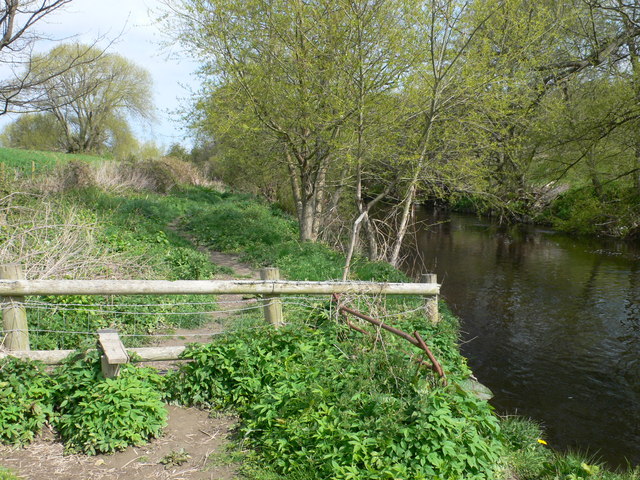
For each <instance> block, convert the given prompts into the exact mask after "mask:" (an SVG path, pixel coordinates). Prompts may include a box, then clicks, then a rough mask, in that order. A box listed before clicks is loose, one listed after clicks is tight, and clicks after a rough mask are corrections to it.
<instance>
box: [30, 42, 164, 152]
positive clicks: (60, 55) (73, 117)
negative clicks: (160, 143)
mask: <svg viewBox="0 0 640 480" xmlns="http://www.w3.org/2000/svg"><path fill="white" fill-rule="evenodd" d="M82 52H90V54H91V55H92V56H93V57H94V58H95V59H94V60H93V61H92V62H90V63H83V64H79V65H75V66H73V67H71V68H69V69H68V70H66V71H65V72H63V73H60V74H57V75H55V76H52V75H51V74H52V72H57V71H59V70H60V69H61V68H62V66H64V65H68V64H69V62H73V59H75V58H77V57H78V55H81V54H82ZM33 75H35V76H36V77H37V78H38V79H39V85H38V92H39V97H38V99H37V100H36V101H34V102H33V105H34V107H35V108H38V109H40V110H45V111H48V112H50V113H51V114H52V115H53V116H54V117H55V118H56V120H57V121H58V123H59V125H60V127H61V128H62V131H63V134H64V136H63V139H64V145H65V148H66V150H67V151H68V152H90V151H94V152H95V151H97V152H99V151H102V150H104V149H105V148H106V146H107V145H112V146H113V145H114V144H115V143H117V141H118V136H119V135H120V137H122V136H123V135H124V136H129V137H130V134H129V133H128V126H127V119H129V118H131V117H138V118H142V119H151V118H152V117H153V105H152V103H151V98H152V95H151V77H150V75H149V73H148V72H147V71H146V70H144V69H143V68H140V67H138V66H136V65H134V64H133V63H131V62H130V61H129V60H127V59H126V58H124V57H122V56H120V55H117V54H110V53H103V52H100V51H98V50H96V49H94V48H92V47H88V46H86V45H81V44H77V43H72V44H64V45H60V46H58V47H56V48H54V49H53V50H51V51H50V52H49V53H48V54H46V55H44V56H39V57H37V58H36V63H35V64H34V72H33Z"/></svg>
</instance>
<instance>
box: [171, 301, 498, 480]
mask: <svg viewBox="0 0 640 480" xmlns="http://www.w3.org/2000/svg"><path fill="white" fill-rule="evenodd" d="M316 315H317V313H313V314H312V315H311V317H310V318H308V319H307V321H312V320H314V319H316V318H315V316H316ZM419 321H420V320H419V319H418V318H413V319H409V318H407V319H405V321H404V323H405V325H406V326H405V328H413V327H416V326H417V325H416V322H419ZM422 327H424V325H422ZM422 330H423V333H424V334H425V335H426V337H427V338H433V337H435V336H436V335H442V336H446V335H447V334H448V333H447V332H446V330H447V327H446V326H445V324H443V325H441V326H433V327H431V328H430V329H429V330H430V331H427V332H425V329H424V328H422ZM449 345H452V344H451V343H449ZM436 351H437V352H438V354H440V353H444V352H441V351H440V348H436ZM448 356H449V357H451V358H455V359H456V360H457V362H455V363H448V364H447V366H446V368H447V370H448V373H449V375H450V381H451V384H450V386H447V387H445V386H443V385H442V384H441V382H440V380H439V379H436V378H435V377H434V376H433V375H432V373H431V371H430V370H426V369H425V368H424V367H421V366H419V365H418V364H417V363H413V362H412V361H411V359H410V358H409V356H408V355H407V354H406V353H404V352H403V350H402V349H401V348H399V345H397V342H396V341H395V340H394V339H393V338H386V337H385V341H384V343H378V342H376V343H371V342H370V341H368V340H367V339H364V340H363V338H362V337H358V336H356V334H354V333H352V332H351V331H350V330H343V329H342V328H340V327H338V326H336V324H335V323H329V322H327V323H323V324H322V325H321V326H319V327H311V326H306V325H304V324H300V323H296V324H293V325H289V326H287V327H285V328H282V329H280V330H277V331H275V330H268V331H265V332H262V333H261V334H260V335H255V332H254V331H253V330H251V329H247V330H246V331H245V332H242V333H238V334H234V335H233V336H228V337H226V338H224V339H222V340H220V341H218V342H215V343H212V344H209V345H203V346H194V347H193V348H192V349H191V350H189V351H188V353H187V354H186V356H185V357H186V358H190V359H192V361H191V362H189V363H187V364H185V365H184V366H183V367H182V368H181V369H180V371H178V372H177V373H175V374H172V375H171V376H170V377H169V378H168V379H167V384H168V389H169V397H170V399H172V400H173V401H177V402H179V403H183V404H187V405H198V406H205V407H210V408H215V409H228V408H232V409H234V410H235V411H236V412H238V414H239V415H240V417H241V419H242V423H241V427H240V433H241V434H242V435H243V438H244V440H245V441H246V442H248V443H249V445H251V446H252V447H253V448H255V449H256V450H257V451H258V452H259V454H260V457H261V459H262V460H261V461H262V462H265V461H266V463H267V464H269V465H271V469H272V470H273V471H274V472H275V473H277V474H280V475H283V476H284V477H283V478H289V477H288V476H290V475H291V476H294V477H295V475H296V474H297V472H306V475H307V477H306V478H317V479H325V478H340V479H350V478H354V479H361V478H362V479H364V478H367V479H395V478H405V479H426V478H429V479H430V478H452V479H453V478H455V479H457V478H467V479H490V478H495V475H496V471H497V469H498V466H499V459H500V458H501V456H502V444H501V442H500V440H499V439H500V428H499V423H498V419H497V418H496V417H495V416H494V415H493V413H492V411H491V408H490V407H489V406H488V404H487V403H486V402H482V401H480V400H478V399H476V398H475V397H474V396H473V395H471V394H469V393H467V392H465V391H464V390H462V389H460V388H458V387H457V386H456V383H455V382H456V380H457V379H463V378H464V377H465V376H467V375H468V369H467V368H466V366H465V364H464V361H463V359H462V358H461V357H460V356H459V355H457V356H456V355H455V354H453V352H449V355H448ZM441 357H447V355H441Z"/></svg>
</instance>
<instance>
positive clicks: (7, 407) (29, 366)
mask: <svg viewBox="0 0 640 480" xmlns="http://www.w3.org/2000/svg"><path fill="white" fill-rule="evenodd" d="M52 400H53V382H52V380H51V379H50V378H49V377H48V376H47V375H46V374H45V373H44V370H43V368H42V367H41V366H40V365H38V364H36V363H32V362H26V361H22V360H17V359H12V360H8V361H3V362H1V363H0V441H2V443H5V444H6V443H8V444H12V445H24V444H27V443H30V442H31V441H32V440H33V438H34V437H35V436H36V435H37V433H38V432H39V431H40V430H41V429H42V427H43V426H44V424H45V423H46V422H48V421H49V420H50V419H51V417H52V415H53V408H52V405H53V401H52Z"/></svg>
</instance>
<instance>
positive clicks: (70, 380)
mask: <svg viewBox="0 0 640 480" xmlns="http://www.w3.org/2000/svg"><path fill="white" fill-rule="evenodd" d="M99 363H100V362H99V359H98V356H97V354H92V355H87V356H86V357H78V358H76V359H72V360H71V361H70V362H68V363H67V364H66V365H64V366H63V367H62V368H60V369H59V370H58V388H57V389H56V393H55V397H56V400H57V401H58V409H59V416H58V417H57V418H56V421H55V427H56V429H57V430H58V432H59V434H60V436H61V437H62V439H63V441H64V442H65V445H66V448H67V450H68V451H71V452H83V453H87V454H90V455H94V454H96V453H112V452H115V451H117V450H122V449H124V448H126V447H128V446H130V445H141V444H143V443H146V441H148V440H149V439H151V438H155V437H157V436H159V435H160V434H161V433H162V430H163V428H164V427H165V425H166V419H167V412H166V409H165V407H164V403H163V402H162V394H161V393H160V392H161V386H162V379H161V378H160V376H159V375H158V374H157V372H156V371H155V370H153V369H149V368H136V367H134V366H132V365H131V364H127V365H124V366H123V367H122V369H121V372H120V376H118V377H117V378H111V379H104V378H103V377H102V375H101V374H100V366H99Z"/></svg>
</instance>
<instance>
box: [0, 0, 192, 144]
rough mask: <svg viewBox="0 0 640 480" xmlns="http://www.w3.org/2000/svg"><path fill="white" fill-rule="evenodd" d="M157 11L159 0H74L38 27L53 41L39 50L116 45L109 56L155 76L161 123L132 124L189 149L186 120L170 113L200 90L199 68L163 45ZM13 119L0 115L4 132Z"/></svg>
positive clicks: (147, 137) (145, 136)
mask: <svg viewBox="0 0 640 480" xmlns="http://www.w3.org/2000/svg"><path fill="white" fill-rule="evenodd" d="M159 7H160V2H159V1H158V0H73V1H72V2H71V3H69V4H67V5H66V6H64V7H63V8H62V9H60V10H57V11H56V12H54V13H53V14H51V15H50V16H48V17H46V18H45V19H44V20H43V21H41V22H40V23H38V25H37V30H38V32H41V33H42V34H44V35H45V36H47V37H49V38H52V39H54V40H55V42H50V41H40V42H39V43H37V44H36V48H35V50H36V51H37V52H46V51H48V50H50V49H51V48H53V47H54V46H55V45H56V44H57V43H58V42H59V41H60V40H62V41H65V40H67V41H80V42H83V43H89V44H91V43H93V42H94V41H95V40H96V39H99V38H102V40H101V41H100V43H99V45H100V46H102V47H106V46H107V45H108V43H109V42H110V41H113V42H114V43H113V44H112V45H111V46H110V47H109V48H108V51H109V52H112V53H118V54H120V55H122V56H124V57H125V58H127V59H128V60H130V61H132V62H133V63H135V64H136V65H138V66H140V67H143V68H145V69H147V70H148V71H149V72H150V73H151V76H152V78H153V95H154V103H155V105H156V109H157V110H156V117H157V120H156V121H155V122H153V123H151V124H148V123H147V124H132V128H133V130H134V133H135V134H136V137H137V138H138V139H139V140H141V141H154V142H155V143H156V144H157V145H158V146H161V147H165V148H166V147H169V146H170V145H171V144H173V143H182V144H184V145H186V146H189V145H191V141H190V140H189V139H188V138H185V135H186V132H185V131H184V130H183V129H182V128H181V126H182V122H180V121H179V119H178V116H177V115H175V114H172V113H171V112H173V111H175V110H176V109H178V108H179V107H180V106H181V105H184V104H188V101H187V100H186V99H187V98H188V97H189V92H190V91H191V90H195V89H197V88H198V81H197V79H196V78H195V76H194V75H193V73H194V71H195V70H196V68H197V65H196V64H195V63H194V62H193V61H192V60H190V59H189V58H187V57H186V56H185V55H181V54H180V51H179V49H178V48H177V47H176V46H175V44H174V46H172V47H167V46H163V45H162V43H163V41H164V43H166V41H167V40H168V38H167V37H166V36H164V35H163V34H162V28H161V25H158V23H156V22H154V20H153V18H154V16H153V13H151V12H152V11H153V10H154V9H156V10H157V9H158V8H159ZM150 11H151V12H150ZM114 39H115V40H114ZM14 118H15V117H12V118H11V117H9V116H7V115H4V116H2V117H0V129H2V128H4V126H5V125H6V124H7V123H9V122H10V121H11V120H12V119H14Z"/></svg>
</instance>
